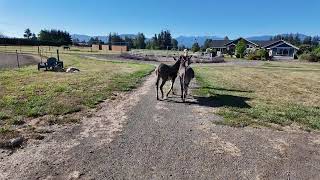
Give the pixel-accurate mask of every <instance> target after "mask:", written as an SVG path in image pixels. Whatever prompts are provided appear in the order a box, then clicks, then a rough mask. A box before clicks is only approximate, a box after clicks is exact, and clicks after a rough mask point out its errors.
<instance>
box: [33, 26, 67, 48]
mask: <svg viewBox="0 0 320 180" xmlns="http://www.w3.org/2000/svg"><path fill="white" fill-rule="evenodd" d="M38 39H39V40H40V41H45V42H49V43H51V44H55V45H60V46H61V45H70V44H72V39H71V36H70V34H69V33H68V32H67V31H61V30H55V29H52V30H41V31H40V33H39V37H38Z"/></svg>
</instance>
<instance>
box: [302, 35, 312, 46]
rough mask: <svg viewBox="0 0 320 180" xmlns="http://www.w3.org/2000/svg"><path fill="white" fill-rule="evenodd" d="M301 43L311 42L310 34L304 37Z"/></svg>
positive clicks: (309, 43)
mask: <svg viewBox="0 0 320 180" xmlns="http://www.w3.org/2000/svg"><path fill="white" fill-rule="evenodd" d="M303 44H308V45H311V44H312V37H311V36H307V37H305V38H304V40H303Z"/></svg>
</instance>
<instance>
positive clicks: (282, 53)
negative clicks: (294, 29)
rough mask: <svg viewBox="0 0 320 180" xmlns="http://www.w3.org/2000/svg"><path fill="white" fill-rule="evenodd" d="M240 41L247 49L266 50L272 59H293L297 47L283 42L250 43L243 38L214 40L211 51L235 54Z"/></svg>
mask: <svg viewBox="0 0 320 180" xmlns="http://www.w3.org/2000/svg"><path fill="white" fill-rule="evenodd" d="M240 40H244V41H245V42H246V44H247V49H252V48H255V49H261V48H263V49H266V50H267V51H268V52H269V55H270V57H272V59H294V57H295V55H296V54H297V51H298V50H299V48H298V47H296V46H294V45H292V44H290V43H288V42H286V41H284V40H276V41H250V40H247V39H245V38H238V39H236V40H214V41H213V42H212V49H215V50H216V51H217V52H218V54H219V53H222V54H227V53H228V52H231V53H233V54H234V53H235V49H236V45H237V44H238V42H239V41H240Z"/></svg>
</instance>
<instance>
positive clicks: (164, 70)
mask: <svg viewBox="0 0 320 180" xmlns="http://www.w3.org/2000/svg"><path fill="white" fill-rule="evenodd" d="M173 59H174V60H175V61H176V62H175V64H173V65H167V64H163V63H161V64H160V65H159V66H158V67H157V69H156V70H155V72H156V75H157V82H156V88H157V100H159V93H158V91H159V81H160V79H162V81H161V85H160V91H161V96H162V99H163V86H164V84H165V83H166V82H167V81H168V80H171V88H170V90H169V92H168V93H167V96H168V95H169V93H170V92H171V91H172V93H173V85H174V81H175V80H176V78H177V76H178V71H179V67H180V64H181V59H182V57H181V56H180V58H179V59H178V60H177V59H176V58H175V57H173Z"/></svg>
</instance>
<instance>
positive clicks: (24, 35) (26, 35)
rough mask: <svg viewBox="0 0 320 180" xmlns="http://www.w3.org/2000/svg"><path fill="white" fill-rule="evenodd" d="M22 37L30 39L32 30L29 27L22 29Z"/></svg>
mask: <svg viewBox="0 0 320 180" xmlns="http://www.w3.org/2000/svg"><path fill="white" fill-rule="evenodd" d="M23 37H25V38H27V39H30V38H31V37H32V32H31V30H30V29H29V28H27V29H26V30H25V31H24V34H23Z"/></svg>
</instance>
